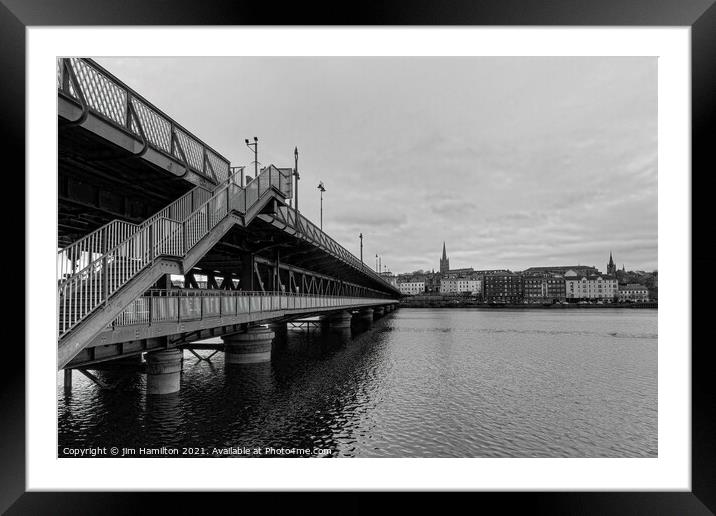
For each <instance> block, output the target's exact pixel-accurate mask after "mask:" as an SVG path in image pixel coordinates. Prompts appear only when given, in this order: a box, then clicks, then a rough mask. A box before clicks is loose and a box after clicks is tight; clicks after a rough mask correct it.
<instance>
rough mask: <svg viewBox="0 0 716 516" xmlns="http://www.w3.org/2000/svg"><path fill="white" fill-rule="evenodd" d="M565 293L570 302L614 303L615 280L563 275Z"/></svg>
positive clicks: (571, 274) (605, 277) (600, 276)
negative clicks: (599, 301)
mask: <svg viewBox="0 0 716 516" xmlns="http://www.w3.org/2000/svg"><path fill="white" fill-rule="evenodd" d="M564 281H565V293H566V298H567V300H571V301H593V300H601V301H609V302H611V301H614V300H616V299H617V295H618V287H617V279H616V278H615V277H614V276H602V275H599V274H597V275H593V276H584V275H579V274H575V273H572V272H571V271H570V272H568V273H567V274H565V276H564Z"/></svg>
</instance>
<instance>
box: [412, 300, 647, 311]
mask: <svg viewBox="0 0 716 516" xmlns="http://www.w3.org/2000/svg"><path fill="white" fill-rule="evenodd" d="M400 306H401V307H403V308H483V309H489V310H494V309H499V308H527V309H530V310H532V309H535V308H544V309H548V310H551V309H556V310H561V309H564V310H569V309H592V308H629V309H634V308H653V309H655V308H658V303H656V302H648V303H607V304H601V305H600V304H596V303H594V304H592V303H584V304H579V303H555V304H544V305H543V304H522V303H520V304H510V303H505V304H502V303H475V302H470V301H457V300H443V301H436V300H430V301H428V300H402V301H401V302H400Z"/></svg>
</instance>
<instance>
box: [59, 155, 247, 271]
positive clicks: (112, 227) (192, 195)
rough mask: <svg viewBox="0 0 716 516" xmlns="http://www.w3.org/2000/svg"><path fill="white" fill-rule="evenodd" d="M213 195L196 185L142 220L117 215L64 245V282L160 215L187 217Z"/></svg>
mask: <svg viewBox="0 0 716 516" xmlns="http://www.w3.org/2000/svg"><path fill="white" fill-rule="evenodd" d="M242 168H243V167H242ZM240 170H241V169H240ZM232 177H233V176H232ZM211 195H212V192H211V191H210V190H207V189H206V188H204V187H201V186H196V187H194V188H193V189H191V190H189V191H188V192H187V193H186V194H184V195H182V196H181V197H180V198H179V199H177V200H175V201H173V202H171V203H170V204H168V205H167V206H166V207H164V208H163V209H161V210H159V211H158V212H157V213H155V214H154V215H152V216H151V217H149V218H148V219H147V220H145V221H144V222H142V223H141V224H133V223H131V222H126V221H123V220H119V219H115V220H113V221H111V222H108V223H107V224H105V225H104V226H102V227H100V228H98V229H96V230H95V231H93V232H92V233H90V234H88V235H86V236H84V237H83V238H81V239H79V240H77V241H76V242H73V243H72V244H70V245H68V246H67V247H65V248H64V249H60V250H59V251H58V252H57V270H58V278H59V280H60V282H63V281H66V280H68V279H69V278H70V277H71V276H72V275H73V274H74V273H76V272H78V271H81V270H82V269H84V268H85V267H86V266H87V265H89V264H90V263H92V262H93V261H94V260H95V259H97V258H98V257H100V256H102V255H103V254H105V253H106V252H108V251H109V250H110V249H113V248H114V247H116V246H117V245H119V244H120V243H121V242H124V241H125V240H127V239H128V238H129V237H130V236H131V235H133V234H135V233H137V231H139V230H141V229H143V228H145V227H147V226H150V225H152V224H154V223H155V222H156V221H158V220H160V219H168V220H174V221H179V222H181V221H183V220H184V219H186V218H187V217H188V216H189V215H190V214H191V213H192V212H193V211H194V207H195V206H199V205H201V204H203V203H204V202H206V200H208V199H209V197H211Z"/></svg>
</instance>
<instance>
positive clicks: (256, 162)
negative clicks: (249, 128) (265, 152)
mask: <svg viewBox="0 0 716 516" xmlns="http://www.w3.org/2000/svg"><path fill="white" fill-rule="evenodd" d="M244 142H246V146H247V147H248V148H249V149H252V150H253V151H254V179H256V178H257V177H259V139H258V138H256V136H254V141H253V142H249V140H248V138H247V139H246V140H244Z"/></svg>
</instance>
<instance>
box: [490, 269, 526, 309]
mask: <svg viewBox="0 0 716 516" xmlns="http://www.w3.org/2000/svg"><path fill="white" fill-rule="evenodd" d="M482 285H483V287H482V291H483V298H484V300H485V302H486V303H513V304H514V303H522V299H523V284H522V276H520V275H518V274H508V273H498V274H488V275H486V276H484V277H483V279H482Z"/></svg>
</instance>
